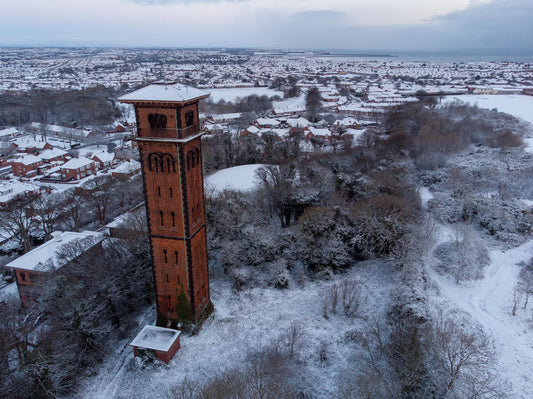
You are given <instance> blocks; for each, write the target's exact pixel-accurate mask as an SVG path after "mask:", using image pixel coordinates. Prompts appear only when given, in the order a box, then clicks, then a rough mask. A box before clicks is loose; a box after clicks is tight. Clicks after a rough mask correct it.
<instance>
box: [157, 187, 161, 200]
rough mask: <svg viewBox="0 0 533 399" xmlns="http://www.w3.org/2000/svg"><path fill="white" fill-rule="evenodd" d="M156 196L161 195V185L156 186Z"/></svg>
mask: <svg viewBox="0 0 533 399" xmlns="http://www.w3.org/2000/svg"><path fill="white" fill-rule="evenodd" d="M157 196H158V197H161V187H160V186H157Z"/></svg>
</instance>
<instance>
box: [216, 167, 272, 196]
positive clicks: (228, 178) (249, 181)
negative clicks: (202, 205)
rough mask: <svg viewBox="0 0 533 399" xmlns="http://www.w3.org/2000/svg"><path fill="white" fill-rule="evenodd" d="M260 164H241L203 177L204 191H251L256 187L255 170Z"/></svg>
mask: <svg viewBox="0 0 533 399" xmlns="http://www.w3.org/2000/svg"><path fill="white" fill-rule="evenodd" d="M261 166H264V165H262V164H253V165H241V166H235V167H233V168H227V169H222V170H219V171H217V172H215V173H213V174H212V175H210V176H208V177H206V178H205V184H206V193H207V194H211V193H216V192H220V191H223V190H225V189H228V190H235V191H251V190H253V189H254V188H256V187H257V184H258V181H257V180H256V177H255V171H256V170H257V169H259V168H260V167H261Z"/></svg>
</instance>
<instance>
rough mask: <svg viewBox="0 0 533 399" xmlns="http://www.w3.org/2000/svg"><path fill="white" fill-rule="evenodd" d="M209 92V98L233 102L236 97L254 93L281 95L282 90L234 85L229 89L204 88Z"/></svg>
mask: <svg viewBox="0 0 533 399" xmlns="http://www.w3.org/2000/svg"><path fill="white" fill-rule="evenodd" d="M205 90H206V91H207V92H209V93H211V97H210V98H211V100H212V101H213V102H219V101H220V100H224V101H232V102H235V101H236V100H237V99H238V98H244V97H248V96H251V95H252V94H256V95H258V96H268V97H269V98H270V97H274V96H280V97H283V92H281V91H277V90H274V89H269V88H268V87H235V88H231V89H205Z"/></svg>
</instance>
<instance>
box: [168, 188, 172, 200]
mask: <svg viewBox="0 0 533 399" xmlns="http://www.w3.org/2000/svg"><path fill="white" fill-rule="evenodd" d="M168 192H169V194H170V198H172V187H169V189H168Z"/></svg>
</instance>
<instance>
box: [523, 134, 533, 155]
mask: <svg viewBox="0 0 533 399" xmlns="http://www.w3.org/2000/svg"><path fill="white" fill-rule="evenodd" d="M524 144H525V145H526V148H525V150H526V151H527V152H529V153H530V154H533V138H527V139H524Z"/></svg>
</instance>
